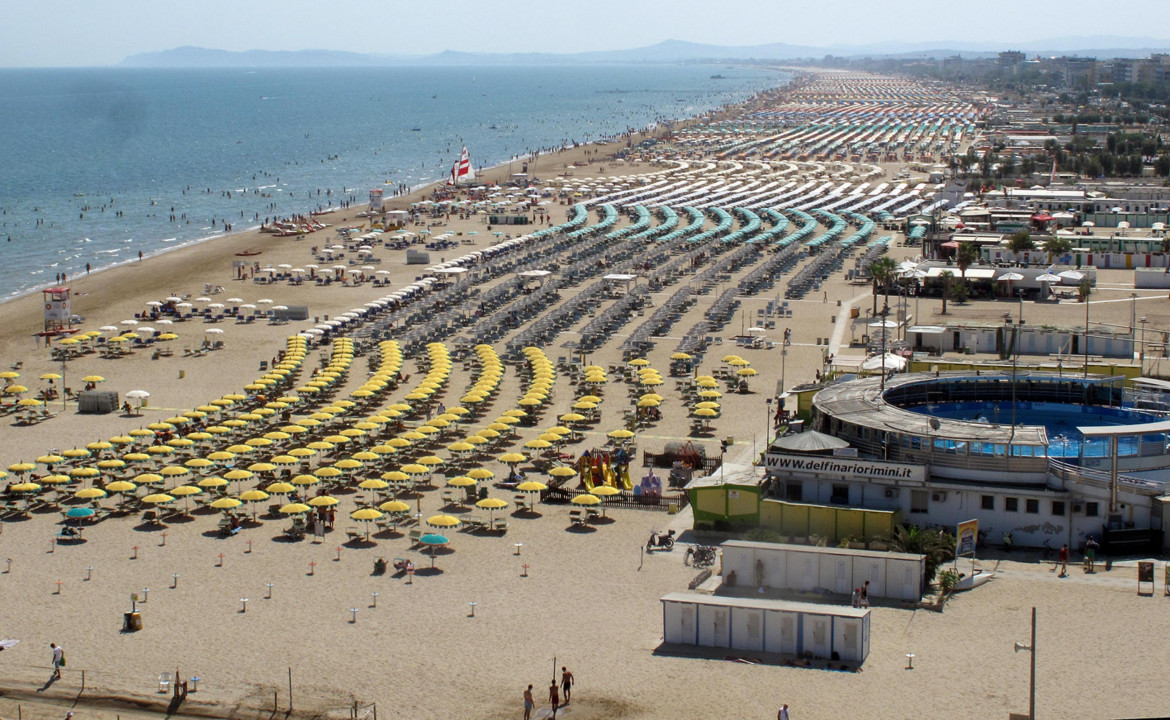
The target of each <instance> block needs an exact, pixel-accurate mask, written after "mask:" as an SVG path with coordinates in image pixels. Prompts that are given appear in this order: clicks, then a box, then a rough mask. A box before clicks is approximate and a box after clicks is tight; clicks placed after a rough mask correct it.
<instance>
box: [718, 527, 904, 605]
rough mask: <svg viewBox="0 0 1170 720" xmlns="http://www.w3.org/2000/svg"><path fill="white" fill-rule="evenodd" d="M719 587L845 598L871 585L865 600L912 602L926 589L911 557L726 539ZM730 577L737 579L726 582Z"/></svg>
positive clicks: (723, 547) (864, 550)
mask: <svg viewBox="0 0 1170 720" xmlns="http://www.w3.org/2000/svg"><path fill="white" fill-rule="evenodd" d="M719 548H720V549H721V550H722V551H723V578H724V579H723V584H724V586H726V587H727V589H728V590H731V589H733V588H735V587H737V586H738V585H744V586H747V587H748V589H750V588H751V587H756V588H757V589H759V588H763V592H765V593H768V592H804V593H830V594H836V595H843V596H848V595H849V594H850V593H851V592H852V590H853V588H858V587H861V586H862V585H864V584H865V583H867V582H868V583H869V590H868V592H869V597H870V598H874V599H888V600H900V601H904V602H912V603H916V602H918V601H919V599H921V598H922V594H923V592H924V591H925V590H926V558H925V557H924V556H922V555H915V554H913V553H898V552H886V551H883V550H866V549H863V548H853V547H850V548H838V547H817V546H810V545H793V544H786V543H768V542H752V541H748V540H725V541H723V542H722V543H721V544H720V545H719ZM729 578H735V579H734V580H730V579H729Z"/></svg>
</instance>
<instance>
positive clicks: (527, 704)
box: [524, 685, 536, 720]
mask: <svg viewBox="0 0 1170 720" xmlns="http://www.w3.org/2000/svg"><path fill="white" fill-rule="evenodd" d="M535 706H536V701H535V700H533V699H532V686H531V685H529V686H528V689H527V690H525V691H524V720H530V718H531V717H532V708H533V707H535Z"/></svg>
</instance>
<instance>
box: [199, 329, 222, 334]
mask: <svg viewBox="0 0 1170 720" xmlns="http://www.w3.org/2000/svg"><path fill="white" fill-rule="evenodd" d="M203 332H205V333H207V334H208V335H223V329H222V328H207V329H206V330H204V331H203Z"/></svg>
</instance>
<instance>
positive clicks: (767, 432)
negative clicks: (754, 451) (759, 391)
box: [764, 398, 772, 453]
mask: <svg viewBox="0 0 1170 720" xmlns="http://www.w3.org/2000/svg"><path fill="white" fill-rule="evenodd" d="M764 402H765V405H764V452H765V453H767V452H768V448H769V447H770V446H771V445H772V398H768V399H767V400H765V401H764Z"/></svg>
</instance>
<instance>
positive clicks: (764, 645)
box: [661, 592, 870, 665]
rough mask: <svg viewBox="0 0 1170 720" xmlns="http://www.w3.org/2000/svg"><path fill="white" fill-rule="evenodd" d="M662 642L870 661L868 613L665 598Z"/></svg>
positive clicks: (686, 595)
mask: <svg viewBox="0 0 1170 720" xmlns="http://www.w3.org/2000/svg"><path fill="white" fill-rule="evenodd" d="M661 600H662V641H663V642H664V643H668V644H671V645H693V646H698V647H715V648H729V649H733V650H747V651H753V652H766V653H776V654H783V655H802V654H805V653H809V654H811V655H812V656H813V657H814V658H818V659H826V660H839V661H842V662H848V663H854V664H857V665H860V664H862V663H864V662H865V659H866V658H867V657H869V632H870V615H869V609H868V608H853V607H848V606H844V607H842V606H840V605H816V604H813V603H803V602H791V601H787V600H771V599H763V598H737V597H723V596H719V595H705V594H701V593H691V592H674V593H669V594H667V595H664V596H662V598H661Z"/></svg>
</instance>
